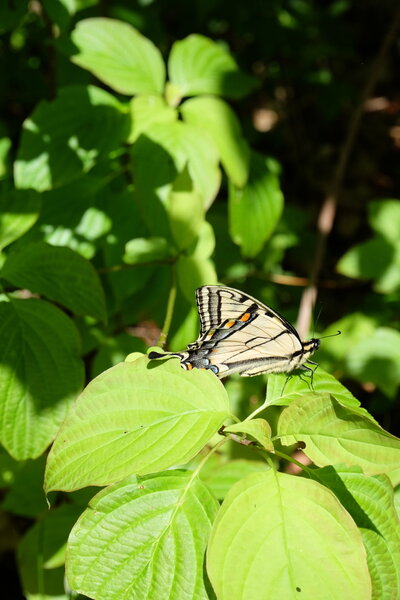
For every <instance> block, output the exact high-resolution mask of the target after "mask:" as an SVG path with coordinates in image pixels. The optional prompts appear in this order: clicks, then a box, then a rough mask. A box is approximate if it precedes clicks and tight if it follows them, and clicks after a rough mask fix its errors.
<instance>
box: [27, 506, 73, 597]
mask: <svg viewBox="0 0 400 600" xmlns="http://www.w3.org/2000/svg"><path fill="white" fill-rule="evenodd" d="M80 511H81V509H80V507H79V506H73V505H65V504H64V505H63V506H60V507H58V508H56V509H55V510H52V511H50V512H48V511H47V514H45V516H44V518H43V519H42V520H40V521H38V522H37V523H35V525H33V527H31V528H30V529H29V530H28V532H27V533H26V534H25V535H24V537H23V538H22V540H21V542H20V544H19V547H18V566H19V572H20V574H21V579H22V586H23V589H24V593H25V596H26V598H32V599H33V598H49V599H50V598H57V600H59V599H64V598H65V600H67V595H66V593H65V585H64V578H65V573H64V560H65V549H66V545H67V538H68V534H69V532H70V530H71V527H72V525H73V524H74V522H75V521H76V519H77V518H78V516H79V513H80Z"/></svg>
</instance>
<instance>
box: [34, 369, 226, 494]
mask: <svg viewBox="0 0 400 600" xmlns="http://www.w3.org/2000/svg"><path fill="white" fill-rule="evenodd" d="M228 416H229V406H228V397H227V394H226V392H225V388H224V387H223V385H222V384H221V382H220V381H219V380H218V379H217V378H216V377H215V375H214V374H213V373H210V372H208V371H200V370H198V369H194V370H193V371H190V372H189V371H184V370H183V369H181V367H180V365H179V361H177V360H169V361H162V362H161V361H160V362H156V361H150V362H149V360H148V359H147V358H140V359H138V360H135V361H134V362H129V363H127V362H125V363H121V364H119V365H116V366H115V367H112V368H111V369H109V370H108V371H106V372H104V373H102V374H101V375H99V376H98V377H96V379H94V380H93V381H92V382H91V383H90V384H89V385H88V386H87V388H86V389H85V390H84V392H83V393H82V395H81V396H80V398H79V400H78V402H77V403H76V404H75V406H74V408H73V409H72V410H71V412H70V413H69V416H68V418H67V419H66V421H65V422H64V425H63V427H62V429H61V431H60V433H59V435H58V437H57V439H56V441H55V442H54V445H53V447H52V449H51V452H50V454H49V458H48V464H47V474H46V487H47V490H52V489H63V490H73V489H77V488H79V487H84V486H88V485H107V484H109V483H112V482H115V481H118V480H120V479H122V478H123V477H126V476H127V475H130V474H132V473H140V474H141V475H142V474H146V473H152V472H155V471H158V470H162V469H166V468H168V467H171V466H173V465H176V464H183V463H185V462H187V461H188V460H190V459H191V458H192V457H193V456H194V455H195V454H197V452H198V451H199V450H200V449H201V448H202V447H203V446H204V445H205V444H206V442H207V441H208V440H209V439H210V438H211V436H212V435H213V434H214V433H215V432H216V431H217V430H218V429H219V427H220V426H221V425H222V423H223V421H224V420H225V419H226V418H227V417H228Z"/></svg>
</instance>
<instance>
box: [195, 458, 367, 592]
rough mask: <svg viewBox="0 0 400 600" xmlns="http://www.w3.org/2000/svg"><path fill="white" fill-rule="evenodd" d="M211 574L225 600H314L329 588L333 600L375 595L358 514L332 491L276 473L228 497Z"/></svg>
mask: <svg viewBox="0 0 400 600" xmlns="http://www.w3.org/2000/svg"><path fill="white" fill-rule="evenodd" d="M316 548H318V552H316ZM338 557H340V560H338ZM207 571H208V574H209V577H210V580H211V583H212V585H213V587H214V590H215V592H216V595H217V597H218V600H247V599H248V598H251V600H264V599H265V598H282V599H283V598H295V597H296V598H297V597H300V596H301V597H302V598H303V597H304V598H307V599H309V598H310V599H311V598H320V597H321V590H323V593H324V594H325V595H327V596H329V598H330V599H332V600H342V599H343V598H352V599H357V600H367V599H368V598H370V597H371V582H370V576H369V573H368V569H367V561H366V553H365V549H364V546H363V543H362V539H361V535H360V532H359V531H358V529H357V527H356V525H355V523H354V521H353V519H352V518H351V517H350V515H349V514H348V513H347V512H346V510H345V509H344V508H343V507H342V506H341V504H339V502H338V501H337V499H336V497H335V496H334V495H333V494H332V492H330V491H329V490H327V489H326V488H325V487H324V486H322V485H320V484H318V483H317V482H315V481H311V480H307V479H303V478H299V477H294V476H291V475H286V474H284V473H277V472H275V471H274V470H273V469H270V470H269V471H267V472H266V473H254V474H253V475H249V476H248V477H246V478H245V479H243V480H241V481H240V482H239V483H237V484H236V485H234V486H233V488H232V489H231V490H230V491H229V492H228V495H227V496H226V498H225V500H224V502H223V504H222V507H221V509H220V511H219V513H218V515H217V518H216V520H215V523H214V526H213V530H212V534H211V539H210V543H209V546H208V552H207Z"/></svg>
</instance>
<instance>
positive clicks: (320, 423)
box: [277, 394, 400, 476]
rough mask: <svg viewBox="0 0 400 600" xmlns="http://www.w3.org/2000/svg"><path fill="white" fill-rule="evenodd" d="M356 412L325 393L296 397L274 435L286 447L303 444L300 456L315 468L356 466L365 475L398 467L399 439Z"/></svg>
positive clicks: (283, 414) (285, 411)
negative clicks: (310, 462)
mask: <svg viewBox="0 0 400 600" xmlns="http://www.w3.org/2000/svg"><path fill="white" fill-rule="evenodd" d="M356 411H357V409H355V410H353V409H351V408H348V407H345V406H343V405H341V404H339V403H338V402H337V401H336V400H334V399H333V397H331V396H329V395H328V394H309V395H304V396H302V397H299V398H296V399H295V400H294V401H293V402H292V403H291V404H290V406H288V407H287V408H286V409H285V410H284V411H283V412H282V414H281V416H280V418H279V422H278V432H277V433H278V436H279V439H280V441H281V442H282V444H284V445H285V446H290V445H291V444H296V443H298V442H304V443H305V445H306V446H305V448H304V450H303V451H304V453H305V454H306V455H307V456H308V457H309V458H310V459H311V460H312V461H313V462H314V463H315V464H316V465H318V466H321V467H324V466H326V465H331V464H335V463H343V464H344V465H346V466H354V465H358V466H360V467H361V468H362V469H363V471H364V473H365V474H367V475H376V474H379V473H387V474H388V475H389V476H390V471H391V470H392V469H394V468H396V467H397V466H398V465H399V461H400V440H399V439H398V438H396V437H394V436H392V435H390V433H388V432H387V431H385V430H384V429H382V428H381V427H380V426H379V425H378V424H377V423H376V422H375V421H374V420H373V419H372V418H368V417H367V416H364V415H360V414H359V413H358V412H356Z"/></svg>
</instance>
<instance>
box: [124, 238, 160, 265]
mask: <svg viewBox="0 0 400 600" xmlns="http://www.w3.org/2000/svg"><path fill="white" fill-rule="evenodd" d="M171 254H172V250H171V248H170V247H169V244H168V241H167V240H166V239H165V238H162V237H150V238H136V239H134V240H129V242H127V243H126V246H125V254H124V257H123V259H124V262H125V263H127V264H128V265H135V264H137V263H142V262H152V261H159V260H166V259H167V258H168V257H170V256H171Z"/></svg>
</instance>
